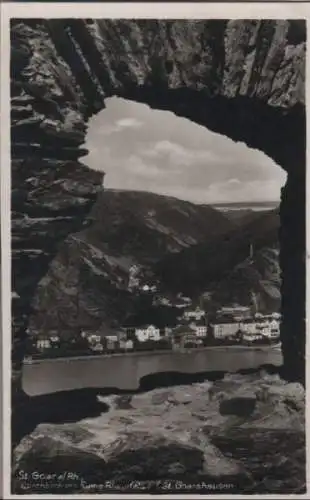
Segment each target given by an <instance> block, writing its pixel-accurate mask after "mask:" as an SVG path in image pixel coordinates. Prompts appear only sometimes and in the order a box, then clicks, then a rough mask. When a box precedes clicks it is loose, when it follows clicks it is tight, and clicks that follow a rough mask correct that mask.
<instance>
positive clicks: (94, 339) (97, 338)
mask: <svg viewBox="0 0 310 500" xmlns="http://www.w3.org/2000/svg"><path fill="white" fill-rule="evenodd" d="M87 340H88V342H89V344H92V345H94V344H99V343H100V342H101V335H98V334H97V333H91V334H89V335H87Z"/></svg>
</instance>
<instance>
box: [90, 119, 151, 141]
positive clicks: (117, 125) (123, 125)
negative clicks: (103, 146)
mask: <svg viewBox="0 0 310 500" xmlns="http://www.w3.org/2000/svg"><path fill="white" fill-rule="evenodd" d="M142 125H143V122H142V121H140V120H137V119H136V118H121V119H120V120H116V121H115V122H114V123H109V122H103V123H100V125H99V126H97V127H94V129H93V133H94V134H95V135H96V136H97V137H98V136H99V137H100V136H102V135H111V134H115V133H117V132H122V131H123V130H125V129H137V128H139V127H142Z"/></svg>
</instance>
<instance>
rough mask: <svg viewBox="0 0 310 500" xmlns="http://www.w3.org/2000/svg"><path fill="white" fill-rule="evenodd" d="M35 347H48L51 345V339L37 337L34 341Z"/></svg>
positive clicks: (41, 348) (40, 348)
mask: <svg viewBox="0 0 310 500" xmlns="http://www.w3.org/2000/svg"><path fill="white" fill-rule="evenodd" d="M36 346H37V349H39V350H43V349H49V348H50V347H51V340H50V339H49V338H39V339H37V342H36Z"/></svg>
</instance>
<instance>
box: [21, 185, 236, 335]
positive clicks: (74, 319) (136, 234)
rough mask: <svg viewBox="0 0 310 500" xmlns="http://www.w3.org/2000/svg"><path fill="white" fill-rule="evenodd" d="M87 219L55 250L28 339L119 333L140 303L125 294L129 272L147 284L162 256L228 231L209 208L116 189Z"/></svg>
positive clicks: (35, 304)
mask: <svg viewBox="0 0 310 500" xmlns="http://www.w3.org/2000/svg"><path fill="white" fill-rule="evenodd" d="M90 218H91V220H92V224H91V226H90V227H88V228H86V229H84V230H83V231H80V232H79V233H76V234H75V235H74V236H72V237H69V238H68V239H67V241H66V242H64V243H63V244H62V245H61V246H60V247H59V251H58V253H57V255H56V257H55V258H54V259H53V260H52V262H51V264H50V266H49V270H48V272H47V273H46V275H45V276H44V277H43V278H42V279H41V280H40V282H39V284H38V287H37V290H36V293H35V295H34V299H33V309H34V313H33V314H32V315H31V318H30V332H31V334H34V335H35V334H36V333H38V332H40V331H47V332H48V331H52V330H53V329H54V331H55V329H56V330H57V331H60V334H61V335H65V330H66V332H67V334H69V333H70V334H71V335H72V336H74V335H75V336H76V335H78V334H79V331H80V330H79V328H83V329H86V330H87V331H95V330H97V329H100V328H101V327H102V329H103V330H104V328H105V327H106V326H107V325H109V326H110V327H113V325H114V326H115V327H119V326H122V325H123V324H124V321H125V319H126V318H127V317H128V316H129V315H132V314H134V313H136V312H137V307H138V303H139V304H140V301H139V298H138V297H135V295H136V294H137V290H136V289H132V290H131V289H130V288H129V274H130V269H131V268H132V266H133V265H135V266H137V267H138V268H139V276H140V277H141V278H144V280H146V281H147V280H148V279H149V280H150V279H152V277H153V265H154V264H155V263H156V262H157V261H158V260H160V259H162V258H163V257H164V256H165V255H167V254H169V255H174V254H175V253H177V252H178V251H180V250H181V249H183V248H188V247H190V246H193V245H195V244H197V243H198V242H199V241H202V240H206V241H212V239H213V238H215V237H216V236H217V235H219V234H223V233H226V232H227V231H228V230H229V229H231V228H232V226H233V224H232V223H230V221H228V220H227V219H226V217H225V216H224V215H223V214H221V213H220V212H218V211H217V210H215V209H213V208H212V207H208V206H201V205H195V204H193V203H190V202H186V201H182V200H178V199H176V198H173V197H168V196H160V195H157V194H154V193H146V192H135V191H118V190H106V191H104V192H103V193H102V194H101V195H99V196H98V199H97V202H96V203H95V205H94V208H93V210H92V211H91V214H90ZM141 285H142V284H141ZM141 306H142V303H141ZM141 306H140V307H141ZM143 308H144V309H146V304H143ZM150 317H151V316H150ZM150 317H149V318H148V319H147V321H151V319H150Z"/></svg>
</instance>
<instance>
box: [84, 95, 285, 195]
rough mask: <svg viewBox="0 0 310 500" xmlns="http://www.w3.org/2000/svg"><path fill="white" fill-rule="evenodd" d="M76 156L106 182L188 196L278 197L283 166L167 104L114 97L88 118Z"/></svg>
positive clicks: (135, 188)
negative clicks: (83, 151)
mask: <svg viewBox="0 0 310 500" xmlns="http://www.w3.org/2000/svg"><path fill="white" fill-rule="evenodd" d="M88 125H89V126H88V132H87V136H86V144H85V146H86V148H87V149H88V150H89V154H88V155H87V156H85V157H83V158H82V161H83V162H84V163H86V164H87V165H88V166H89V167H90V168H92V169H95V170H100V171H103V172H105V178H104V186H105V187H106V188H114V189H129V190H139V191H141V190H142V191H152V192H154V193H159V194H165V195H170V196H175V197H177V198H180V199H183V200H189V201H192V202H194V203H207V204H212V203H232V202H236V203H238V202H248V201H252V202H259V201H278V200H279V199H280V189H281V187H282V186H283V185H284V183H285V179H286V174H285V172H284V171H283V170H282V169H281V168H280V167H279V166H278V165H277V164H275V163H274V161H273V160H272V159H271V158H269V157H268V156H266V155H265V154H264V153H262V152H260V151H258V150H254V149H250V148H248V147H247V146H246V145H245V144H243V143H240V142H239V143H236V142H233V141H232V140H231V139H229V138H227V137H225V136H223V135H219V134H215V133H213V132H210V131H209V130H208V129H206V128H204V127H202V126H200V125H197V124H195V123H193V122H191V121H190V120H188V119H185V118H181V117H178V116H175V115H174V114H173V113H171V112H169V111H157V110H153V109H151V108H149V107H148V106H147V105H145V104H140V103H136V102H132V101H127V100H124V99H121V98H117V97H112V98H110V99H107V100H106V109H104V110H102V111H100V113H98V114H97V115H95V116H93V117H92V118H91V119H90V121H89V124H88Z"/></svg>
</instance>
